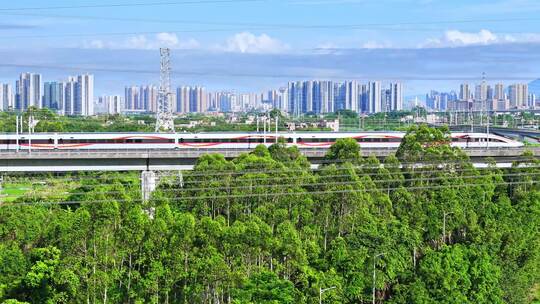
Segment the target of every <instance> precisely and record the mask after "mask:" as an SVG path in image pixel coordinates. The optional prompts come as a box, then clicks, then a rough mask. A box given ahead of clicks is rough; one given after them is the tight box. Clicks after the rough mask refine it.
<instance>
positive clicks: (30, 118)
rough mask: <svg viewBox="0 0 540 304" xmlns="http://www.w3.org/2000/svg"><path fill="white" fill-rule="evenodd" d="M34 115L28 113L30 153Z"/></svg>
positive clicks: (29, 151) (29, 150)
mask: <svg viewBox="0 0 540 304" xmlns="http://www.w3.org/2000/svg"><path fill="white" fill-rule="evenodd" d="M31 131H32V115H30V113H28V153H32V132H31Z"/></svg>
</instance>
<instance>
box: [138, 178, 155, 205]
mask: <svg viewBox="0 0 540 304" xmlns="http://www.w3.org/2000/svg"><path fill="white" fill-rule="evenodd" d="M157 182H158V180H157V175H156V173H155V172H154V171H142V172H141V194H142V200H143V202H147V201H148V200H150V196H151V195H152V192H154V190H156V186H157Z"/></svg>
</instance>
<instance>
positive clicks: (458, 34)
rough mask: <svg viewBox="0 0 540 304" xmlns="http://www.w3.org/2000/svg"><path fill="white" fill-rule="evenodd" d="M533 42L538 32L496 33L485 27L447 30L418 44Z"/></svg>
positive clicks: (462, 44)
mask: <svg viewBox="0 0 540 304" xmlns="http://www.w3.org/2000/svg"><path fill="white" fill-rule="evenodd" d="M535 42H540V35H539V34H533V33H522V34H505V35H498V34H495V33H493V32H491V31H489V30H485V29H483V30H480V31H479V32H477V33H476V32H462V31H458V30H448V31H446V32H445V33H444V35H443V36H442V37H440V38H429V39H427V40H426V41H425V42H424V43H422V44H420V45H419V47H420V48H425V47H460V46H470V45H490V44H503V43H535Z"/></svg>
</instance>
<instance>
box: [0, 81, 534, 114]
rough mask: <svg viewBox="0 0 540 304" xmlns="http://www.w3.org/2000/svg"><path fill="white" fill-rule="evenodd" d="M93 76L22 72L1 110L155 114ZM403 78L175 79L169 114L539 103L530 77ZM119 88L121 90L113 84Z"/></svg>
mask: <svg viewBox="0 0 540 304" xmlns="http://www.w3.org/2000/svg"><path fill="white" fill-rule="evenodd" d="M94 82H95V80H94V75H93V74H89V73H83V74H81V75H78V76H68V77H66V78H64V80H59V81H50V80H48V78H44V77H43V75H42V74H39V73H31V72H25V73H21V74H20V75H19V77H18V79H16V80H15V84H14V86H13V85H12V84H11V83H4V84H2V83H0V110H9V109H14V110H25V109H27V108H28V107H29V106H34V107H38V108H50V109H52V110H54V111H56V112H58V113H59V114H61V115H82V116H89V115H93V114H107V113H108V114H120V113H126V114H137V113H155V112H156V110H157V108H158V105H157V104H158V99H159V87H158V86H157V85H155V84H145V85H127V86H125V87H124V94H123V95H122V94H120V93H117V94H101V95H100V94H96V93H95V89H96V87H99V83H98V85H97V86H96V85H95V84H94ZM405 87H406V85H404V83H401V82H383V81H378V80H371V81H367V82H362V81H359V80H343V81H332V80H303V81H289V82H288V83H287V84H285V85H282V86H279V87H276V88H273V89H268V90H264V91H260V92H241V91H235V90H210V89H207V88H206V87H205V86H204V85H185V84H179V85H177V84H174V85H173V90H172V92H171V93H172V95H171V98H172V105H173V112H174V113H178V114H182V113H210V112H246V111H252V110H258V111H261V110H262V111H266V110H269V109H274V108H275V109H279V110H281V111H283V112H286V113H289V114H291V115H294V116H299V115H303V114H307V113H313V114H324V113H332V112H336V111H339V110H351V111H353V112H357V113H364V114H373V113H379V112H394V111H400V110H404V109H410V108H412V107H414V106H424V107H426V108H427V109H428V110H434V111H447V110H448V111H454V110H459V111H467V110H499V111H504V110H510V109H536V108H537V107H538V102H539V101H540V100H539V98H538V90H537V88H536V85H535V83H534V84H533V87H532V88H531V91H529V84H527V83H506V84H505V83H501V82H495V83H494V82H489V81H487V80H486V79H485V78H484V79H482V80H481V81H480V82H463V83H461V84H460V85H459V87H458V88H456V90H451V91H447V92H445V91H441V90H436V89H431V90H430V91H429V92H428V93H426V94H425V98H424V99H418V98H414V99H412V98H407V97H406V96H405V95H404V91H405ZM117 91H118V90H117Z"/></svg>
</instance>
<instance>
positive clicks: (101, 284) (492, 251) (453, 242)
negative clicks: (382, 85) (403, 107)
mask: <svg viewBox="0 0 540 304" xmlns="http://www.w3.org/2000/svg"><path fill="white" fill-rule="evenodd" d="M326 159H327V162H326V163H325V164H324V165H323V166H321V167H320V168H319V169H318V170H312V169H311V168H310V164H309V163H308V162H307V160H306V158H305V157H304V156H302V155H301V153H300V152H299V151H298V149H296V148H288V147H287V146H286V144H285V143H284V142H283V141H282V140H281V141H280V142H278V143H277V144H275V145H273V146H271V147H270V148H266V147H264V146H258V147H257V148H256V149H255V150H254V151H252V152H251V153H246V154H243V155H241V156H239V157H238V158H236V159H233V160H228V159H226V158H225V157H223V156H222V155H217V154H213V155H205V156H203V157H201V158H200V159H199V160H198V161H197V164H196V165H195V168H194V170H193V171H191V172H183V173H182V174H173V175H171V176H168V177H164V178H163V179H162V182H161V183H160V185H159V187H158V189H157V190H156V191H155V192H154V193H153V197H152V199H151V200H150V201H148V202H141V201H140V186H141V185H140V182H139V176H138V175H137V174H131V173H87V174H81V175H80V176H79V177H80V178H81V179H83V181H80V182H77V183H70V184H68V183H67V182H65V181H64V182H62V181H60V180H58V181H55V179H54V178H53V177H46V176H43V180H44V181H46V185H49V184H56V183H59V184H62V183H65V186H66V190H63V191H66V192H67V193H66V194H62V196H60V197H59V196H58V194H54V193H52V192H58V191H45V190H39V191H37V192H43V193H38V194H37V195H32V196H26V195H23V196H21V197H19V198H17V199H16V200H15V201H14V202H12V203H9V204H7V203H3V205H1V206H0V301H3V302H5V303H24V302H27V303H98V302H101V303H238V304H240V303H242V304H244V303H272V304H273V303H305V304H307V303H318V301H319V291H320V289H321V288H322V289H325V288H330V287H335V288H333V289H330V290H328V291H326V292H325V293H324V294H323V295H322V297H321V298H322V301H323V303H367V302H370V301H371V296H372V289H371V288H372V285H373V284H375V288H376V293H375V296H376V302H377V303H393V304H398V303H399V304H405V303H456V304H457V303H460V304H461V303H516V304H517V303H535V302H534V301H538V290H539V286H540V237H539V230H538V227H540V187H539V185H538V182H537V181H538V178H537V176H538V175H539V174H540V170H539V169H538V161H537V160H536V159H535V158H534V157H532V155H530V154H527V155H525V156H524V157H523V158H521V159H520V161H519V162H516V163H515V164H514V166H513V167H512V168H511V169H497V168H494V167H489V168H486V169H475V168H474V167H473V166H472V165H471V163H470V162H469V161H468V159H467V158H466V157H464V156H463V154H462V153H461V151H459V150H458V149H453V148H451V147H450V146H449V145H448V133H447V130H435V129H430V128H427V127H426V126H419V127H414V128H412V129H411V130H410V132H409V133H408V135H407V137H406V140H405V141H404V144H403V146H402V147H401V148H400V151H399V153H398V155H396V156H390V157H388V158H386V159H384V160H378V159H376V158H374V157H370V158H361V157H360V151H359V148H358V144H357V143H356V142H355V141H354V140H352V139H345V140H340V141H339V142H337V143H336V144H335V145H334V146H333V147H332V148H331V149H330V150H329V152H328V155H327V158H326ZM421 160H425V161H428V162H429V163H427V164H425V165H424V166H421V167H419V166H414V165H411V164H409V163H405V161H407V162H408V161H412V162H415V161H421ZM431 162H433V164H431ZM17 183H19V184H23V183H30V181H29V180H25V179H24V178H22V177H21V178H20V180H19V181H17ZM14 184H15V181H14ZM46 188H48V187H46V186H44V187H43V189H46ZM53 189H59V188H58V187H54V188H53ZM50 192H51V193H50ZM55 195H56V196H55ZM51 197H52V198H55V199H58V200H60V201H69V202H70V203H71V204H70V205H69V206H57V205H42V204H35V205H28V206H26V205H18V203H38V202H40V201H47V200H48V199H49V198H51ZM49 201H50V200H49ZM381 253H383V255H379V256H378V257H377V258H376V259H374V256H377V255H378V254H381ZM374 271H375V275H376V279H375V281H373V272H374Z"/></svg>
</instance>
